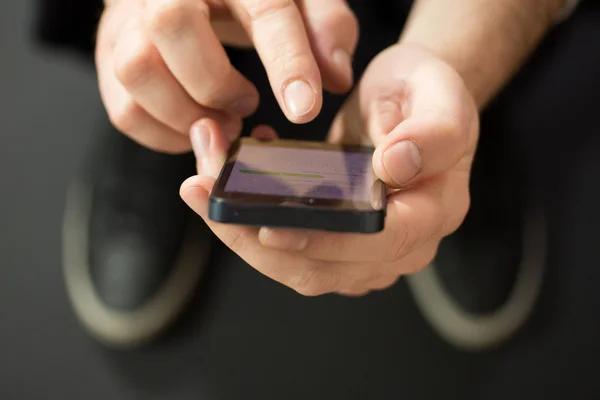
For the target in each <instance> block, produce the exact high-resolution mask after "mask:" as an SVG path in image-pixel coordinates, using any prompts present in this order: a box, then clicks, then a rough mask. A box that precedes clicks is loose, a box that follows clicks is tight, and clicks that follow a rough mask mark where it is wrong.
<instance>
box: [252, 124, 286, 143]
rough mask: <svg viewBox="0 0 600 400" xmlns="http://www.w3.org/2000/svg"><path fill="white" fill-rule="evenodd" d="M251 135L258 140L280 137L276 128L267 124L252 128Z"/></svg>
mask: <svg viewBox="0 0 600 400" xmlns="http://www.w3.org/2000/svg"><path fill="white" fill-rule="evenodd" d="M250 136H252V137H253V138H255V139H258V140H276V139H278V138H279V135H277V132H275V129H273V128H271V127H270V126H267V125H259V126H257V127H256V128H254V129H253V130H252V133H251V134H250Z"/></svg>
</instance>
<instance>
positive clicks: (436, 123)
mask: <svg viewBox="0 0 600 400" xmlns="http://www.w3.org/2000/svg"><path fill="white" fill-rule="evenodd" d="M432 64H433V63H432ZM461 82H462V80H461V79H460V77H459V76H458V75H457V74H456V72H454V71H452V70H451V69H450V68H449V67H447V66H445V65H441V63H440V65H426V66H423V67H421V68H419V69H418V71H417V72H415V73H414V74H413V75H411V76H410V78H409V79H408V80H407V81H406V83H405V84H406V85H407V87H406V88H404V90H402V89H399V90H397V91H398V92H400V93H401V96H402V95H404V96H403V98H402V99H400V100H399V101H398V100H397V99H394V98H392V99H390V98H389V97H387V96H385V93H384V90H383V89H382V90H381V91H380V93H382V95H381V96H380V97H378V98H376V99H375V100H374V101H373V102H372V103H371V104H370V105H369V107H368V109H369V110H370V113H369V126H368V130H369V133H370V136H371V139H372V140H373V141H374V143H375V144H376V145H377V150H376V151H375V154H374V155H373V167H374V169H375V172H376V174H377V175H378V176H379V177H380V178H381V179H382V180H383V181H384V182H385V183H386V184H388V185H389V186H391V187H395V188H401V187H405V186H407V185H410V184H414V183H416V182H418V181H420V180H425V179H428V178H430V177H432V176H435V175H437V174H440V173H442V172H444V171H448V170H450V169H451V168H454V167H456V166H457V164H458V163H459V162H463V163H464V165H463V166H462V169H463V170H467V169H468V168H469V167H470V163H471V161H472V155H473V153H474V151H475V145H476V141H477V131H478V121H477V117H476V116H477V111H476V107H475V104H474V102H473V100H472V98H471V96H470V95H468V93H467V92H466V90H465V89H464V85H462V83H461ZM381 84H382V85H386V84H387V83H381ZM387 85H389V84H387ZM474 116H475V117H474Z"/></svg>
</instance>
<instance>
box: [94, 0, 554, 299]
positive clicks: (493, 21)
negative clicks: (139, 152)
mask: <svg viewBox="0 0 600 400" xmlns="http://www.w3.org/2000/svg"><path fill="white" fill-rule="evenodd" d="M192 3H193V4H192ZM291 3H292V2H291V1H283V0H281V1H268V0H260V1H251V0H244V1H242V0H238V1H233V0H231V1H216V0H215V1H211V2H207V1H204V2H202V1H199V0H146V2H145V3H143V4H142V3H141V2H136V1H134V0H120V1H118V0H117V1H114V2H111V4H109V5H108V7H107V10H106V12H105V15H104V18H103V22H102V24H101V27H100V31H99V44H98V57H97V60H98V67H99V78H100V79H99V80H100V88H101V92H102V95H103V99H104V101H105V104H106V106H107V109H108V112H109V116H111V120H112V121H113V123H115V125H116V126H117V127H118V128H120V129H121V130H122V131H124V132H125V133H126V134H128V135H130V136H131V137H133V138H134V139H135V140H138V141H139V142H140V143H143V144H145V145H147V146H149V147H151V148H155V149H158V150H161V151H167V152H176V151H185V150H187V149H188V148H189V146H190V138H191V143H192V144H193V149H194V152H195V154H196V158H197V161H198V164H197V165H198V175H197V176H195V177H192V178H190V179H188V180H187V181H186V182H185V183H184V184H183V185H182V187H181V196H182V198H183V199H184V201H185V202H186V203H187V204H188V205H189V206H190V207H191V208H192V209H193V210H194V211H195V212H197V213H198V214H199V215H200V216H202V217H203V218H204V220H205V221H206V223H207V224H208V226H209V227H210V228H211V229H212V230H213V232H214V233H215V234H216V235H217V236H218V237H219V238H220V239H221V240H222V241H223V242H224V243H225V244H226V245H227V246H229V247H230V248H231V249H232V250H233V251H234V252H236V253H237V254H238V255H239V256H240V257H242V258H243V259H244V260H245V261H246V262H247V263H248V264H249V265H251V266H252V267H254V268H255V269H256V270H258V271H260V272H261V273H263V274H265V275H267V276H269V277H271V278H272V279H274V280H276V281H278V282H280V283H282V284H284V285H286V286H288V287H290V288H292V289H294V290H296V291H297V292H299V293H301V294H304V295H308V296H313V295H321V294H325V293H332V292H335V293H341V294H345V295H362V294H365V293H368V292H369V291H371V290H379V289H383V288H386V287H388V286H390V285H392V284H393V283H394V282H395V281H396V280H397V279H399V278H400V277H401V276H403V275H406V274H411V273H414V272H417V271H419V270H421V269H422V268H424V267H426V266H427V265H428V264H429V263H430V261H431V260H432V259H433V257H434V256H435V253H436V251H437V248H438V245H439V243H440V241H441V239H442V238H443V237H445V236H447V235H448V234H450V233H452V232H453V231H454V230H456V229H457V228H458V227H459V226H460V224H461V223H462V221H463V219H464V217H465V214H466V212H467V210H468V208H469V189H468V183H469V175H470V169H471V164H472V160H473V155H474V153H475V150H476V147H477V140H478V137H479V121H478V114H479V109H481V108H482V107H484V106H485V104H486V103H487V102H488V101H489V100H490V99H491V98H492V97H493V96H494V95H495V94H496V93H497V92H498V91H499V90H500V89H501V88H502V86H503V85H504V84H505V83H506V82H507V81H508V80H509V79H510V78H511V77H512V75H514V73H515V72H516V71H517V69H518V68H519V66H520V65H521V64H522V63H523V61H524V60H525V59H526V57H527V55H528V54H530V53H531V51H532V50H533V49H534V48H535V47H536V45H537V43H538V42H539V41H540V40H541V39H542V37H543V36H544V34H545V33H546V31H547V30H548V29H549V28H550V26H551V25H552V23H553V20H554V18H555V16H556V15H557V14H558V13H559V10H560V8H561V6H562V0H456V1H453V4H452V7H448V3H447V0H417V1H416V3H415V6H414V7H413V10H412V13H411V16H410V18H409V21H408V23H407V26H406V28H405V30H404V32H403V34H402V37H401V38H400V40H399V42H398V44H396V45H394V46H391V47H390V48H388V49H386V50H384V51H383V52H382V53H380V54H379V55H378V56H377V57H376V58H375V59H374V60H372V62H371V63H370V65H369V67H368V69H367V70H366V72H365V73H364V74H363V76H362V78H361V80H360V82H359V83H358V85H357V87H355V89H354V91H353V93H352V95H351V96H350V97H349V99H348V101H347V102H346V104H345V105H344V106H343V107H342V109H341V110H340V112H339V115H338V117H337V118H336V120H335V122H334V124H333V126H332V127H331V131H330V134H329V140H330V141H333V142H345V143H369V144H373V145H375V147H376V151H375V154H374V157H373V167H374V170H375V172H376V173H377V175H378V176H379V177H380V178H381V179H382V180H383V181H384V182H385V183H386V184H387V185H388V186H389V187H390V194H389V196H388V199H387V203H388V204H387V207H388V216H387V220H386V229H385V230H384V231H383V232H381V233H379V234H376V235H366V236H365V235H352V234H335V233H323V232H311V231H302V230H279V229H271V228H260V229H255V228H249V227H241V226H230V225H221V224H217V223H214V222H212V221H210V220H209V219H208V218H207V207H208V194H209V192H210V190H211V188H212V185H213V184H214V182H215V178H216V176H217V174H218V172H219V170H220V168H221V166H222V164H223V161H224V159H225V154H226V150H227V148H228V146H229V145H230V142H231V140H232V139H233V138H234V137H235V136H237V134H238V133H239V124H240V118H241V117H242V116H244V115H247V114H249V113H251V112H252V111H253V109H254V107H255V103H253V104H252V107H248V109H245V110H243V111H244V112H238V113H236V112H235V110H234V109H235V107H233V108H232V107H231V102H232V100H233V99H238V98H242V97H243V96H244V95H245V94H246V95H249V96H250V97H251V98H254V97H253V96H256V94H255V93H256V92H255V89H254V88H253V87H252V85H251V84H250V83H249V82H247V81H245V78H243V77H242V76H241V75H239V73H238V72H237V71H235V70H233V69H232V68H231V67H230V66H228V65H229V64H228V62H227V60H226V58H225V56H224V53H223V52H222V49H221V47H220V45H219V43H218V40H217V39H215V38H220V39H221V41H223V42H224V43H230V44H236V45H242V46H248V45H250V46H254V47H255V48H256V49H257V51H258V53H259V55H260V56H261V59H262V60H263V63H264V65H265V68H266V70H267V73H268V75H269V79H270V82H271V85H272V88H273V91H274V93H275V95H276V96H277V98H278V100H279V101H280V104H281V106H282V109H283V110H284V112H285V113H286V115H287V116H288V118H289V119H290V120H291V121H292V122H297V123H302V122H306V121H309V120H311V119H312V118H314V117H315V116H316V115H317V114H318V112H319V109H320V106H321V101H322V100H321V89H322V87H325V88H326V89H329V90H333V91H344V90H347V89H348V88H349V87H350V85H351V71H350V70H349V66H348V64H346V63H344V62H342V63H339V60H340V59H345V58H344V57H342V58H339V57H333V54H339V53H336V52H335V51H334V49H344V51H345V54H348V55H349V54H352V51H353V50H354V46H355V44H356V37H357V34H358V30H357V27H356V26H355V24H356V19H355V18H354V16H352V15H351V12H350V11H349V10H348V8H347V7H346V6H345V3H344V2H343V1H333V0H330V1H323V0H314V1H302V2H300V1H298V2H296V3H293V4H291ZM199 4H202V6H199ZM121 7H122V8H121ZM180 7H183V9H185V10H187V11H189V12H186V13H183V14H182V13H180V12H177V10H179V11H181V10H180ZM173 10H175V12H173ZM207 10H208V12H207ZM249 10H250V11H249ZM265 10H266V11H265ZM282 10H283V11H282ZM111 13H113V14H112V15H111ZM195 13H196V14H198V15H195ZM136 15H144V18H143V20H142V21H138V20H137V19H136V18H137V17H135V16H136ZM248 16H251V18H250V19H248ZM228 24H229V25H228ZM224 26H225V27H227V26H229V28H230V29H224V28H223V27H224ZM233 26H238V28H237V30H235V29H234V28H232V27H233ZM128 29H129V30H128ZM124 32H128V33H127V34H124ZM211 32H212V33H214V36H213V35H212V34H211ZM224 32H229V33H227V34H225V33H224ZM198 33H202V35H198ZM275 33H276V34H275ZM342 33H343V34H342ZM136 35H137V36H136ZM199 37H201V38H202V40H204V41H206V40H209V41H208V42H203V43H200V42H199V41H200V39H199ZM273 37H277V40H278V45H277V46H273V45H272V42H268V40H269V39H272V38H273ZM132 38H133V39H132ZM182 38H186V39H187V40H182ZM207 38H208V39H207ZM173 39H178V40H173ZM131 42H133V43H134V45H132V44H131ZM176 42H181V43H176ZM122 43H125V44H122ZM140 43H141V44H140ZM200 44H202V45H200ZM268 44H270V45H271V46H268ZM121 46H122V47H123V48H124V50H120V47H121ZM194 49H204V53H203V52H202V51H200V50H197V51H196V52H194V51H193V50H194ZM209 51H210V53H209ZM272 52H275V53H277V54H273V53H272ZM190 54H193V56H191V57H190V56H189V55H190ZM208 54H210V55H211V58H210V61H209V58H208V56H207V55H208ZM334 59H335V60H337V61H338V62H334ZM213 63H214V64H213ZM198 65H201V66H202V68H201V70H202V71H203V73H202V74H201V75H198V76H196V77H195V78H196V79H193V78H194V76H193V74H192V72H193V71H194V68H195V69H196V70H197V69H198V67H197V66H198ZM215 65H218V67H217V66H215ZM148 66H151V67H148ZM140 71H142V73H140ZM147 71H150V72H151V73H143V72H147ZM127 72H130V73H129V74H128V73H127ZM186 74H187V75H186ZM219 74H221V75H219ZM223 74H225V75H226V76H225V78H226V79H224V80H223V79H222V78H224V76H223ZM128 77H129V78H132V79H127V78H128ZM140 77H141V78H140ZM165 77H166V78H165ZM216 77H220V78H221V79H216ZM203 79H204V80H203ZM211 79H212V80H211ZM296 79H302V80H304V81H306V82H310V85H311V87H312V88H313V89H314V93H315V95H316V100H315V101H314V103H312V102H311V103H310V104H312V105H313V107H312V108H310V110H309V111H308V113H305V114H303V115H301V116H299V115H293V113H290V107H287V106H286V104H285V101H284V100H283V91H284V89H285V88H286V87H287V85H288V84H289V82H291V81H294V80H296ZM153 81H154V82H163V84H162V86H161V85H154V86H152V85H149V84H148V82H153ZM167 81H168V82H170V83H169V85H166V84H164V82H167ZM224 81H226V82H227V83H226V85H229V86H226V87H221V88H217V89H218V90H216V89H215V86H214V85H215V83H214V82H224ZM194 82H202V85H200V84H198V86H197V87H194V84H195V83H194ZM136 87H137V88H138V89H136ZM140 87H142V88H143V90H142V89H139V88H140ZM157 87H158V89H157ZM206 87H208V88H212V89H213V90H209V91H208V94H207V93H204V92H203V90H206ZM182 99H186V100H185V101H183V100H182ZM161 101H162V102H161ZM256 101H258V99H257V100H256ZM153 102H156V103H153ZM124 104H125V105H124ZM172 104H176V105H177V107H175V106H171V105H172ZM174 111H177V112H178V113H179V114H178V115H183V116H184V117H180V118H179V120H178V121H177V122H175V121H174V119H172V118H171V119H170V117H169V115H170V114H169V112H171V113H174ZM238 111H239V110H238ZM193 121H196V122H193ZM192 123H193V125H192ZM190 125H192V129H191V130H189V126H190ZM188 133H191V134H190V135H188ZM253 134H254V135H255V136H260V137H275V136H276V133H275V132H274V131H273V130H272V129H271V128H269V127H266V126H261V127H258V128H256V129H255V131H254V133H253Z"/></svg>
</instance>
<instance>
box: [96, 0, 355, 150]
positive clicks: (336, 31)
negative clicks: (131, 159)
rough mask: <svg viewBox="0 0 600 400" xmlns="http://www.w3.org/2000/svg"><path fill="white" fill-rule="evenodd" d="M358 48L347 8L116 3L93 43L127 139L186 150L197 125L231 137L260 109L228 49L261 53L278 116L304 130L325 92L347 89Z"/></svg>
mask: <svg viewBox="0 0 600 400" xmlns="http://www.w3.org/2000/svg"><path fill="white" fill-rule="evenodd" d="M357 40H358V25H357V21H356V18H355V16H354V15H353V13H352V12H351V10H350V9H349V8H348V6H347V4H346V3H345V1H343V0H296V1H294V0H110V1H107V2H106V7H105V10H104V13H103V15H102V19H101V22H100V26H99V30H98V40H97V45H96V66H97V71H98V81H99V86H100V94H101V97H102V100H103V101H104V104H105V106H106V109H107V112H108V116H109V118H110V120H111V122H112V123H113V125H115V127H117V129H119V130H120V131H121V132H123V133H124V134H126V135H128V136H129V137H130V138H132V139H133V140H135V141H137V142H138V143H140V144H142V145H144V146H146V147H149V148H151V149H153V150H157V151H160V152H166V153H181V152H186V151H189V150H190V149H191V144H190V139H189V132H190V128H191V126H192V124H193V122H194V121H197V120H199V119H202V118H210V119H213V120H215V121H217V122H218V123H219V124H220V126H221V127H222V130H223V131H224V132H225V134H226V135H228V137H230V138H233V137H235V136H237V135H238V134H239V132H240V129H241V118H242V117H245V116H248V115H250V114H252V113H253V112H254V110H255V109H256V107H257V105H258V102H259V98H258V92H257V90H256V88H255V87H254V85H253V84H252V83H251V82H249V81H248V80H247V79H246V78H245V77H244V76H243V75H242V74H240V72H239V71H237V70H236V69H235V68H234V67H233V66H232V65H231V63H230V62H229V59H228V58H227V55H226V53H225V50H224V48H223V45H224V44H228V45H236V46H242V47H248V46H253V47H254V48H256V50H257V52H258V54H259V55H260V58H261V60H262V62H263V64H264V66H265V69H266V71H267V75H268V77H269V81H270V82H271V86H272V89H273V92H274V94H275V96H276V98H277V100H278V101H279V103H280V105H281V108H282V110H283V111H284V113H285V114H286V116H287V117H288V119H289V120H290V121H292V122H295V123H305V122H308V121H310V120H312V119H314V118H315V117H316V116H317V115H318V113H319V111H320V109H321V105H322V101H323V99H322V92H323V88H325V89H327V90H329V91H331V92H344V91H347V90H349V89H350V87H351V85H352V69H351V63H350V60H351V57H352V54H353V52H354V49H355V47H356V42H357Z"/></svg>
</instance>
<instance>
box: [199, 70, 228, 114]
mask: <svg viewBox="0 0 600 400" xmlns="http://www.w3.org/2000/svg"><path fill="white" fill-rule="evenodd" d="M228 69H229V68H228ZM221 74H222V78H220V79H204V80H202V87H201V90H197V91H193V93H192V97H193V99H194V101H196V102H197V103H198V104H200V105H202V106H203V107H206V108H209V109H215V110H220V109H223V108H225V107H227V106H228V105H229V102H228V99H229V95H230V92H231V89H230V87H231V82H232V80H231V79H230V78H229V77H230V76H231V74H229V73H228V72H226V71H222V72H221Z"/></svg>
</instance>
